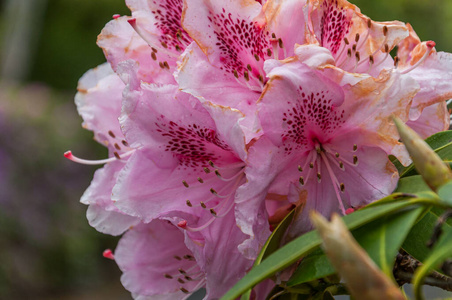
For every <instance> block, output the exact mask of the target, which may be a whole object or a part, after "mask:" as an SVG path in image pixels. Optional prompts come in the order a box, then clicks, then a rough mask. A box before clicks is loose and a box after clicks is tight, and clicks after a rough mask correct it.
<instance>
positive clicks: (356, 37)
mask: <svg viewBox="0 0 452 300" xmlns="http://www.w3.org/2000/svg"><path fill="white" fill-rule="evenodd" d="M358 41H359V33H357V34H356V35H355V42H356V43H358Z"/></svg>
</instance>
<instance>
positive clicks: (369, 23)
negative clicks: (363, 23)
mask: <svg viewBox="0 0 452 300" xmlns="http://www.w3.org/2000/svg"><path fill="white" fill-rule="evenodd" d="M367 27H368V28H371V27H372V20H371V19H370V18H368V19H367Z"/></svg>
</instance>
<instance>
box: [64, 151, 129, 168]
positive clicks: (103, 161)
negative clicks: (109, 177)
mask: <svg viewBox="0 0 452 300" xmlns="http://www.w3.org/2000/svg"><path fill="white" fill-rule="evenodd" d="M135 151H136V149H133V150H130V151H128V152H126V153H123V154H121V156H120V155H119V154H118V153H117V152H115V153H114V157H110V158H107V159H100V160H87V159H82V158H79V157H77V156H75V155H73V154H72V151H70V150H69V151H66V152H65V153H64V157H66V158H67V159H69V160H72V161H73V162H76V163H79V164H83V165H103V164H106V163H110V162H113V161H116V160H121V159H123V158H126V157H128V156H130V155H132V154H133V153H134V152H135Z"/></svg>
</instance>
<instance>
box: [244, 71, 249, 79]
mask: <svg viewBox="0 0 452 300" xmlns="http://www.w3.org/2000/svg"><path fill="white" fill-rule="evenodd" d="M243 76H244V77H245V80H246V81H250V75H249V74H248V71H245V72H243Z"/></svg>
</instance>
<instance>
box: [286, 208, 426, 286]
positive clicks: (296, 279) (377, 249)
mask: <svg viewBox="0 0 452 300" xmlns="http://www.w3.org/2000/svg"><path fill="white" fill-rule="evenodd" d="M422 211H423V208H422V207H419V208H415V209H411V210H406V211H402V212H399V213H397V214H396V215H393V214H391V215H387V216H385V217H383V218H380V219H377V220H375V221H373V222H370V223H369V224H366V225H365V226H362V227H359V228H358V229H356V230H354V231H352V234H353V236H354V237H355V239H356V241H357V242H358V243H359V244H360V245H361V247H363V248H364V249H365V250H366V252H367V253H368V254H369V256H370V257H371V258H372V260H373V261H374V262H375V263H376V264H377V265H378V266H379V267H380V269H382V271H383V272H384V273H385V274H386V275H389V276H392V267H393V263H394V258H395V256H396V254H397V252H398V250H399V249H400V246H401V245H402V243H403V241H404V240H405V238H406V236H407V235H408V232H409V231H410V229H411V226H413V224H414V223H415V222H416V219H417V218H418V217H419V215H420V214H421V213H422ZM334 273H336V271H335V270H334V268H333V266H332V265H331V264H330V263H329V260H328V258H327V257H326V255H325V254H324V253H323V251H322V250H321V249H317V250H315V251H314V252H312V253H311V254H309V255H308V256H307V257H306V258H304V259H303V260H302V261H301V263H300V265H299V266H298V268H297V270H296V271H295V273H294V274H293V275H292V277H291V278H290V280H289V281H288V282H287V286H293V285H297V284H301V283H304V282H308V281H312V280H316V279H320V278H323V277H326V276H329V275H332V274H334Z"/></svg>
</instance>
